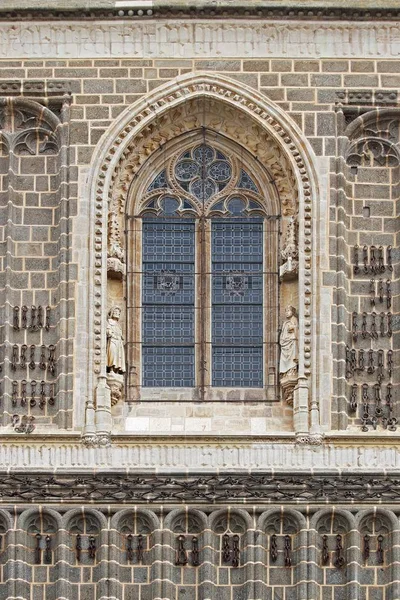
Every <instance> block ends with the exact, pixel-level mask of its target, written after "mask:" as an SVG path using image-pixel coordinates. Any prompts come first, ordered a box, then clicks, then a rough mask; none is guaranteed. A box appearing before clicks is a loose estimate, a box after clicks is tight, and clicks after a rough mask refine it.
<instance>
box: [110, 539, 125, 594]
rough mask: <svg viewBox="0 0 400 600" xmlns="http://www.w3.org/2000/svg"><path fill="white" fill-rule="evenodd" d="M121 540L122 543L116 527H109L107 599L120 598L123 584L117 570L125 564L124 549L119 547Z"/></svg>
mask: <svg viewBox="0 0 400 600" xmlns="http://www.w3.org/2000/svg"><path fill="white" fill-rule="evenodd" d="M121 542H122V543H123V537H122V535H120V534H119V533H118V531H116V529H114V528H112V529H110V530H109V531H108V568H109V571H110V574H109V583H108V594H109V600H118V599H119V598H122V590H123V586H122V584H121V581H120V576H119V570H120V567H121V566H122V565H124V564H125V561H124V558H123V552H124V549H123V548H121V547H120V546H121ZM114 573H115V575H114ZM111 574H112V576H111Z"/></svg>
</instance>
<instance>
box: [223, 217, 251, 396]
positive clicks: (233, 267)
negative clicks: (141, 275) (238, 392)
mask: <svg viewBox="0 0 400 600" xmlns="http://www.w3.org/2000/svg"><path fill="white" fill-rule="evenodd" d="M211 261H212V385H213V386H222V387H262V385H263V368H262V355H263V222H262V219H257V218H254V219H246V220H245V219H238V220H232V219H213V220H212V223H211ZM233 366H235V368H233Z"/></svg>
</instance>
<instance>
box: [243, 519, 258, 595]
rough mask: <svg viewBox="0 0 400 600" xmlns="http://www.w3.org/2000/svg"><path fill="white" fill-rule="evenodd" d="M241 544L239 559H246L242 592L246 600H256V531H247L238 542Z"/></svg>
mask: <svg viewBox="0 0 400 600" xmlns="http://www.w3.org/2000/svg"><path fill="white" fill-rule="evenodd" d="M240 541H241V542H242V543H243V548H241V549H240V554H241V559H242V557H243V559H244V558H245V559H246V562H244V564H243V567H242V568H244V572H245V583H244V586H243V588H244V590H245V593H246V598H249V600H253V599H254V600H256V598H257V596H256V595H255V588H256V586H255V578H256V563H255V558H256V548H255V541H256V530H255V529H249V530H248V531H247V532H246V534H245V535H243V536H242V539H241V540H240Z"/></svg>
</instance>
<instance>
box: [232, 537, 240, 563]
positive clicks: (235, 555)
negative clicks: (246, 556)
mask: <svg viewBox="0 0 400 600" xmlns="http://www.w3.org/2000/svg"><path fill="white" fill-rule="evenodd" d="M239 564H240V538H239V536H238V535H237V534H236V533H235V535H234V536H233V537H232V567H238V566H239Z"/></svg>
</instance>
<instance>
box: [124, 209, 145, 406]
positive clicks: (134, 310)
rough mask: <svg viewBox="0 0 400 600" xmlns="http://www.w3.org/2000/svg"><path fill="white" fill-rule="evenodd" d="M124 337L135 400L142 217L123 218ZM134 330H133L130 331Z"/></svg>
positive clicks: (139, 352) (129, 382)
mask: <svg viewBox="0 0 400 600" xmlns="http://www.w3.org/2000/svg"><path fill="white" fill-rule="evenodd" d="M125 227H126V231H127V238H126V248H127V251H126V254H127V256H126V264H127V276H126V297H127V303H126V306H127V310H126V339H127V352H126V357H127V369H128V373H127V390H126V396H127V398H126V399H127V400H128V401H130V402H132V401H137V400H139V399H140V396H141V377H142V368H141V365H142V358H141V356H142V345H141V341H142V328H141V313H142V296H141V290H142V268H143V267H142V219H140V218H138V217H135V218H127V220H126V224H125ZM132 332H133V333H132Z"/></svg>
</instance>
